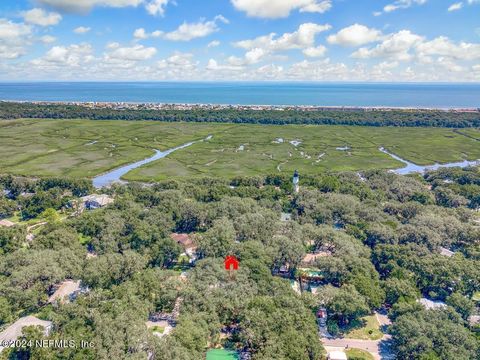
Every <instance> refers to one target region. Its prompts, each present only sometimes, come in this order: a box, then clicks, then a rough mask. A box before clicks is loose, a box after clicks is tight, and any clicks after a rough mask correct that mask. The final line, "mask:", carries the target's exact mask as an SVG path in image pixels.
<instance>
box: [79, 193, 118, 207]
mask: <svg viewBox="0 0 480 360" xmlns="http://www.w3.org/2000/svg"><path fill="white" fill-rule="evenodd" d="M80 199H81V200H82V201H83V202H87V201H92V202H96V203H98V204H99V205H100V206H107V205H108V204H111V203H113V202H114V200H113V198H112V197H110V196H109V195H106V194H101V195H97V194H92V195H87V196H84V197H82V198H80Z"/></svg>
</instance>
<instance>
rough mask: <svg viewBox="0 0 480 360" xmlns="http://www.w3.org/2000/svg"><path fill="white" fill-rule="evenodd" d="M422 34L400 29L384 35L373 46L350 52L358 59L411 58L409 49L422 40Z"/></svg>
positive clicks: (404, 59) (401, 59) (406, 59)
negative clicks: (379, 41)
mask: <svg viewBox="0 0 480 360" xmlns="http://www.w3.org/2000/svg"><path fill="white" fill-rule="evenodd" d="M423 40H424V38H423V37H422V36H419V35H416V34H414V33H412V32H411V31H410V30H401V31H399V32H397V33H393V34H389V35H387V36H385V38H384V40H383V41H382V42H381V43H380V44H378V45H376V46H375V47H373V48H370V49H369V48H365V47H363V48H360V49H358V50H357V51H355V52H354V53H353V54H352V57H354V58H358V59H368V58H382V57H383V58H393V59H396V60H398V61H408V60H411V59H412V54H411V53H410V50H411V49H412V47H414V46H415V45H417V44H419V43H420V42H422V41H423Z"/></svg>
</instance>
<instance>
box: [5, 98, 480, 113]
mask: <svg viewBox="0 0 480 360" xmlns="http://www.w3.org/2000/svg"><path fill="white" fill-rule="evenodd" d="M0 102H2V103H6V102H8V103H19V104H35V105H60V104H61V105H72V106H83V107H86V108H89V109H112V110H177V111H178V110H185V111H191V110H253V111H272V110H274V111H332V110H338V111H382V112H383V111H399V110H404V111H419V110H423V111H445V112H454V113H480V108H434V107H431V108H423V107H422V108H416V107H383V106H372V107H367V106H316V105H240V104H180V103H174V104H168V103H152V102H145V103H135V102H98V101H91V102H82V101H12V100H8V101H7V100H1V101H0Z"/></svg>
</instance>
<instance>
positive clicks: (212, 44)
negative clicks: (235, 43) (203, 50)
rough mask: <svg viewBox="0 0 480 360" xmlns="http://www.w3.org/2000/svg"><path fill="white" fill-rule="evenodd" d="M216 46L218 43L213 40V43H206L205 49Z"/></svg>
mask: <svg viewBox="0 0 480 360" xmlns="http://www.w3.org/2000/svg"><path fill="white" fill-rule="evenodd" d="M217 46H220V41H218V40H213V41H211V42H209V43H208V45H207V48H214V47H217Z"/></svg>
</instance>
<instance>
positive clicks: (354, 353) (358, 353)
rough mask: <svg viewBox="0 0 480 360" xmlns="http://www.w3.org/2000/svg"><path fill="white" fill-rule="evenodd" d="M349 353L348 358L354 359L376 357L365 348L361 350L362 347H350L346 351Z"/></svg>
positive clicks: (361, 359)
mask: <svg viewBox="0 0 480 360" xmlns="http://www.w3.org/2000/svg"><path fill="white" fill-rule="evenodd" d="M345 353H346V354H347V357H348V359H349V360H350V359H352V360H374V357H373V355H372V354H370V353H369V352H367V351H365V350H360V349H348V350H347V351H345Z"/></svg>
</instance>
